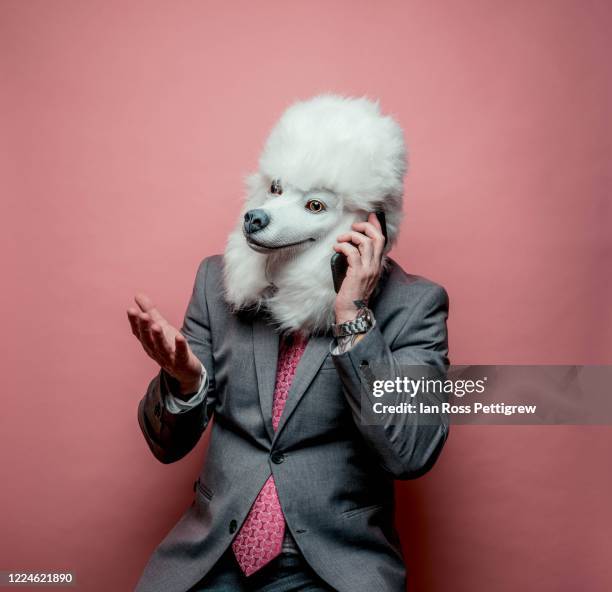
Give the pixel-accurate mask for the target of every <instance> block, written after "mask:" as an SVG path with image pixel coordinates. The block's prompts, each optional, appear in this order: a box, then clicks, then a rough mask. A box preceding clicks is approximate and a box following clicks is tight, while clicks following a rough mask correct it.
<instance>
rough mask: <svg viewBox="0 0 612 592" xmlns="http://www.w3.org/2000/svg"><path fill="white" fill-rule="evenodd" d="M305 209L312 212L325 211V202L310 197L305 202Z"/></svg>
mask: <svg viewBox="0 0 612 592" xmlns="http://www.w3.org/2000/svg"><path fill="white" fill-rule="evenodd" d="M306 209H307V210H309V211H311V212H313V213H314V214H318V213H319V212H324V211H325V204H324V203H323V202H322V201H319V200H318V199H311V200H309V201H308V202H306Z"/></svg>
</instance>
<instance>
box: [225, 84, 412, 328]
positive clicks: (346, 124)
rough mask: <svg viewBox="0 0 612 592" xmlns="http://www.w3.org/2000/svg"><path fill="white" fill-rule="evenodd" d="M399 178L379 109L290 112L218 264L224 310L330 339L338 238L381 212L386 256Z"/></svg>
mask: <svg viewBox="0 0 612 592" xmlns="http://www.w3.org/2000/svg"><path fill="white" fill-rule="evenodd" d="M405 172H406V150H405V146H404V138H403V133H402V130H401V128H400V127H399V125H398V124H397V123H396V122H395V121H394V120H393V119H392V118H391V117H389V116H385V115H382V114H381V113H380V110H379V107H378V103H377V102H376V103H375V102H372V101H369V100H367V99H365V98H359V99H355V98H345V97H339V96H334V95H321V96H318V97H315V98H313V99H310V100H308V101H303V102H298V103H296V104H294V105H292V106H291V107H289V108H288V109H287V110H286V111H285V113H284V114H283V115H282V117H281V118H280V120H279V121H278V123H277V124H276V126H275V127H274V128H273V130H272V132H271V133H270V136H269V137H268V140H267V142H266V144H265V147H264V150H263V153H262V155H261V158H260V161H259V171H258V172H257V173H254V174H253V175H251V176H250V177H249V178H248V180H247V199H246V203H245V207H244V209H243V211H242V215H241V218H240V221H239V224H238V225H237V227H236V229H235V230H234V231H233V232H232V233H231V234H230V237H229V240H228V243H227V247H226V250H225V255H224V261H225V266H224V269H225V272H224V284H225V297H226V300H227V301H228V302H229V303H230V305H231V306H232V307H233V309H234V310H244V309H261V308H263V309H265V310H266V311H267V313H268V314H269V316H270V319H271V320H272V322H273V323H275V324H276V325H277V326H278V328H279V330H288V331H296V330H301V331H303V332H305V333H322V332H325V331H327V330H328V329H329V328H330V326H331V324H332V323H333V322H334V301H335V297H336V293H335V291H334V288H333V282H332V275H331V270H330V259H331V257H332V255H333V254H334V250H333V245H334V244H335V243H336V237H337V236H338V235H339V234H342V233H343V232H347V231H348V230H350V227H351V224H353V223H354V222H356V221H358V220H365V219H366V218H367V216H368V213H369V212H371V211H373V210H375V209H378V208H382V209H383V210H384V211H385V214H386V219H387V232H388V241H387V245H386V247H385V251H388V250H389V249H390V248H391V247H392V245H393V244H394V242H395V240H396V238H397V232H398V227H399V223H400V220H401V215H402V195H403V178H404V174H405Z"/></svg>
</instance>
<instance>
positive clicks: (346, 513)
mask: <svg viewBox="0 0 612 592" xmlns="http://www.w3.org/2000/svg"><path fill="white" fill-rule="evenodd" d="M382 508H383V505H382V504H372V505H371V506H360V507H359V508H352V509H350V510H345V511H344V512H342V514H341V516H342V517H343V518H352V517H353V516H358V515H359V514H365V513H367V512H375V511H376V510H382Z"/></svg>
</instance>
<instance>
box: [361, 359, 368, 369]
mask: <svg viewBox="0 0 612 592" xmlns="http://www.w3.org/2000/svg"><path fill="white" fill-rule="evenodd" d="M369 365H370V363H369V362H368V361H367V360H361V362H360V363H359V368H360V369H363V368H367V367H368V366H369Z"/></svg>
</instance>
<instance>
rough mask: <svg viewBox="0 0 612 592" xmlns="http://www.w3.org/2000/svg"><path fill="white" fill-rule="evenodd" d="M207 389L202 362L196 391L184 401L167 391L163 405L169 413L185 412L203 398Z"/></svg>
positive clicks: (206, 378) (206, 377)
mask: <svg viewBox="0 0 612 592" xmlns="http://www.w3.org/2000/svg"><path fill="white" fill-rule="evenodd" d="M207 390H208V374H207V373H206V368H204V364H202V373H201V374H200V386H199V388H198V390H197V392H196V393H195V394H194V395H193V396H192V397H191V398H189V399H187V400H186V401H184V400H183V399H179V398H178V397H175V396H173V395H172V394H171V393H167V394H166V398H165V401H164V406H165V407H166V409H167V410H168V411H169V412H170V413H174V414H177V413H185V412H187V411H189V410H190V409H193V408H194V407H197V406H198V405H199V404H200V403H201V402H202V401H203V400H204V397H205V396H206V391H207Z"/></svg>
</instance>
